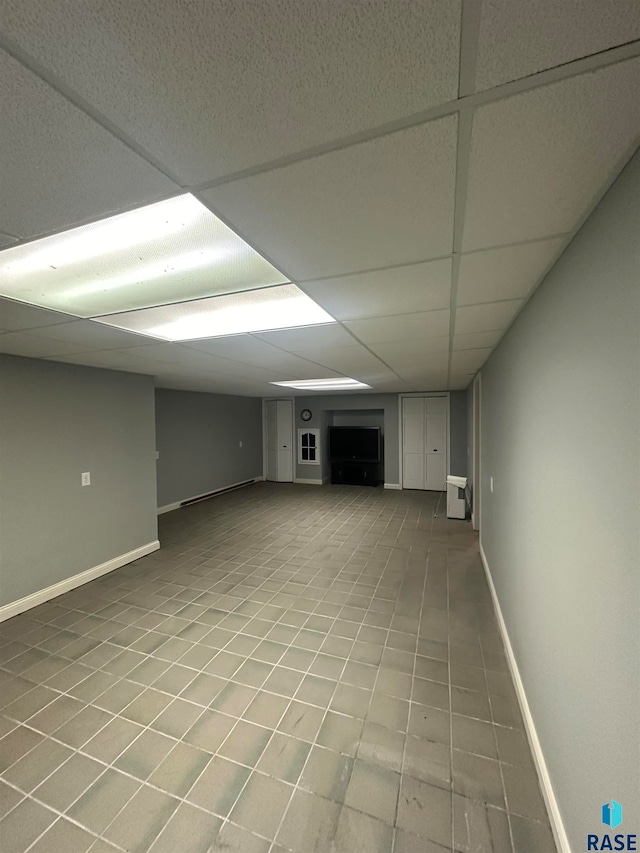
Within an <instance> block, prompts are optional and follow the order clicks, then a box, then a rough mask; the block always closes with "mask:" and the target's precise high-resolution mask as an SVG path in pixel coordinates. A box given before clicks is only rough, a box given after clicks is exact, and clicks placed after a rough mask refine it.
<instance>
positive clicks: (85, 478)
mask: <svg viewBox="0 0 640 853" xmlns="http://www.w3.org/2000/svg"><path fill="white" fill-rule="evenodd" d="M82 485H83V486H90V485H91V472H90V471H85V472H84V474H83V475H82Z"/></svg>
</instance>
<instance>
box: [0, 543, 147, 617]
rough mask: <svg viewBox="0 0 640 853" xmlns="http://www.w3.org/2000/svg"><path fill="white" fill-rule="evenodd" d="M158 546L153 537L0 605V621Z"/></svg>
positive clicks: (112, 569)
mask: <svg viewBox="0 0 640 853" xmlns="http://www.w3.org/2000/svg"><path fill="white" fill-rule="evenodd" d="M159 547H160V542H159V541H158V540H157V539H155V540H154V541H153V542H147V544H146V545H141V546H140V547H139V548H134V549H133V551H127V553H126V554H120V556H118V557H113V558H112V559H111V560H107V562H106V563H100V565H99V566H93V568H91V569H87V570H86V571H84V572H80V573H79V574H77V575H73V576H72V577H70V578H65V579H64V580H61V581H58V583H54V584H52V585H51V586H48V587H45V589H40V590H38V591H37V592H32V593H31V595H26V596H25V597H24V598H19V599H18V600H17V601H11V602H10V603H9V604H5V605H3V606H2V607H0V622H4V621H5V619H11V617H12V616H17V615H18V614H19V613H24V611H25V610H31V608H32V607H37V606H38V605H39V604H44V602H45V601H50V600H51V599H52V598H57V596H59V595H62V594H63V593H65V592H69V591H70V590H72V589H75V588H76V587H78V586H82V585H83V584H85V583H89V581H92V580H95V579H96V578H99V577H100V576H101V575H106V574H108V573H109V572H113V571H115V569H120V568H122V566H126V565H127V563H133V561H134V560H139V559H140V557H145V556H146V555H147V554H151V553H152V552H153V551H157V550H158V548H159Z"/></svg>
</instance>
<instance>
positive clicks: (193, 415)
mask: <svg viewBox="0 0 640 853" xmlns="http://www.w3.org/2000/svg"><path fill="white" fill-rule="evenodd" d="M156 436H157V444H156V447H157V449H158V451H159V453H160V458H159V459H158V463H157V464H158V506H159V507H163V506H166V505H167V504H172V503H176V502H178V501H183V500H186V499H187V498H193V497H196V496H197V495H203V494H206V493H207V492H212V491H215V490H216V489H220V488H223V487H225V486H231V485H233V484H234V483H241V482H242V481H243V480H249V479H251V478H253V477H261V476H262V401H261V400H260V399H257V398H255V397H232V396H228V395H222V394H201V393H197V392H193V391H171V390H168V389H164V388H158V389H157V391H156ZM240 442H242V447H240Z"/></svg>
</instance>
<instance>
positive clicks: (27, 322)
mask: <svg viewBox="0 0 640 853" xmlns="http://www.w3.org/2000/svg"><path fill="white" fill-rule="evenodd" d="M75 319H76V318H75V317H71V316H69V314H60V313H59V312H57V311H45V310H44V309H43V308H35V307H34V306H33V305H25V304H24V303H23V302H11V300H9V299H2V298H0V327H2V328H3V329H10V330H15V331H19V330H20V329H37V328H38V327H41V326H55V325H56V324H58V323H68V322H69V321H70V320H75Z"/></svg>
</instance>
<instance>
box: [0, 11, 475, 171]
mask: <svg viewBox="0 0 640 853" xmlns="http://www.w3.org/2000/svg"><path fill="white" fill-rule="evenodd" d="M459 28H460V0H450V1H449V2H442V0H403V2H402V4H401V5H398V4H395V3H388V2H385V0H372V2H368V3H366V4H365V5H364V6H363V5H362V4H361V3H342V4H340V7H339V9H338V8H337V7H336V6H335V4H333V3H295V2H293V3H292V2H290V0H270V2H268V3H256V2H255V0H234V2H232V3H210V2H207V0H173V2H171V3H155V4H151V5H149V4H147V3H141V2H136V3H131V2H129V0H112V2H109V3H80V4H79V3H74V2H58V3H55V4H53V5H51V4H25V3H24V2H23V0H5V2H4V3H3V30H4V31H5V32H7V34H8V35H9V36H10V37H11V38H12V39H14V40H15V41H16V42H17V43H18V44H20V45H21V46H22V47H23V48H25V49H26V50H27V51H28V52H29V53H30V54H31V55H32V56H34V57H36V58H37V59H38V60H39V61H40V62H42V63H43V64H44V65H45V66H47V67H48V68H49V69H51V70H52V71H53V72H54V73H55V74H57V75H60V77H61V78H62V79H63V80H64V81H65V83H66V84H67V85H69V86H71V87H73V89H75V90H76V91H77V92H78V93H80V95H81V96H82V97H83V98H85V99H86V100H87V101H89V102H90V103H92V104H94V105H95V106H96V107H97V108H98V109H99V110H100V111H101V112H102V113H104V114H105V115H107V116H108V117H109V118H110V119H111V120H112V121H114V122H115V123H116V124H117V125H118V126H119V127H121V128H123V130H124V131H125V132H126V133H127V134H129V135H130V136H131V137H133V138H134V139H135V140H137V142H138V143H140V144H141V145H143V146H144V147H145V148H146V149H147V150H149V151H150V152H152V153H153V154H154V155H155V156H156V157H158V158H159V159H160V160H161V161H162V162H164V163H165V164H167V165H168V166H170V167H171V168H172V169H173V170H174V171H176V172H177V173H179V174H180V176H181V177H182V179H183V180H184V181H185V182H187V183H198V182H201V181H204V180H208V179H211V178H214V177H216V176H218V175H223V174H227V173H229V172H233V171H236V170H238V169H242V168H245V167H247V166H251V165H256V164H259V163H263V162H266V161H269V160H272V159H273V158H277V157H281V156H283V155H287V154H292V153H294V152H296V151H299V150H302V149H305V148H309V147H310V146H314V145H318V144H320V143H323V142H328V141H330V140H332V139H335V138H338V137H342V136H345V135H348V134H352V133H354V132H356V131H358V130H361V129H363V128H368V127H372V126H377V125H380V124H384V123H386V122H389V121H393V120H394V119H397V118H400V117H401V116H405V115H410V114H411V113H415V112H418V111H420V110H424V109H425V108H427V107H429V106H432V105H434V104H437V103H440V102H442V101H448V100H451V99H453V98H455V97H456V94H457V85H458V55H459Z"/></svg>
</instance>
